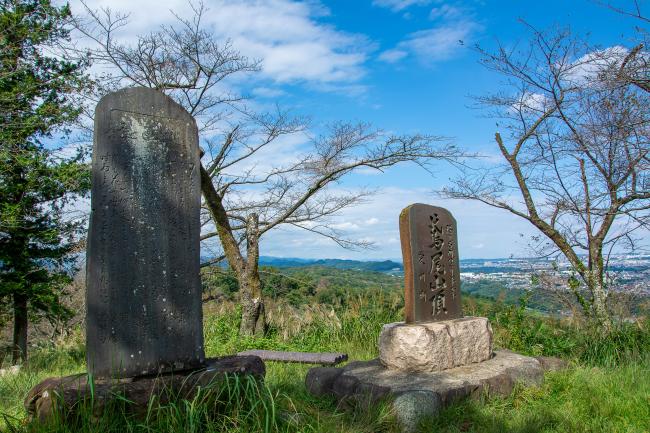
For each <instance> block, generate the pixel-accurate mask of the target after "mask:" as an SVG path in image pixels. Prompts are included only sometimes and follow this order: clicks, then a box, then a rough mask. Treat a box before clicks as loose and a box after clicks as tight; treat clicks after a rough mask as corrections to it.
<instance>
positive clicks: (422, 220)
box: [399, 203, 463, 323]
mask: <svg viewBox="0 0 650 433" xmlns="http://www.w3.org/2000/svg"><path fill="white" fill-rule="evenodd" d="M399 230H400V240H401V244H402V256H403V260H404V290H405V292H404V301H405V315H406V317H405V320H406V322H407V323H420V322H436V321H440V320H450V319H456V318H459V317H462V315H463V313H462V306H461V302H460V270H459V265H458V241H457V236H456V220H455V219H454V217H453V216H452V215H451V213H450V212H449V211H448V210H447V209H444V208H441V207H436V206H429V205H425V204H419V203H417V204H413V205H411V206H408V207H407V208H406V209H404V210H403V211H402V213H401V214H400V217H399Z"/></svg>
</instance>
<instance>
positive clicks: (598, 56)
mask: <svg viewBox="0 0 650 433" xmlns="http://www.w3.org/2000/svg"><path fill="white" fill-rule="evenodd" d="M628 53H629V51H628V49H627V48H625V47H622V46H620V45H615V46H613V47H608V48H605V49H603V50H597V51H593V52H591V53H588V54H585V55H583V56H582V57H580V58H579V59H577V60H576V61H575V62H573V63H572V64H571V65H569V73H568V77H569V79H571V80H575V81H576V82H578V83H581V84H582V83H585V82H592V83H596V82H598V76H599V74H600V73H602V72H603V71H605V70H607V69H608V68H616V69H618V68H620V64H621V63H622V62H623V60H624V59H625V57H626V56H627V55H628Z"/></svg>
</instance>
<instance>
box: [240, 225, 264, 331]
mask: <svg viewBox="0 0 650 433" xmlns="http://www.w3.org/2000/svg"><path fill="white" fill-rule="evenodd" d="M259 251H260V250H259V218H258V216H257V214H255V213H252V214H250V215H249V216H248V218H247V220H246V266H245V270H244V272H243V273H242V274H243V275H241V276H240V278H239V299H240V302H241V305H242V320H241V325H240V326H239V334H240V335H262V334H264V330H265V328H266V317H265V314H264V300H263V299H262V281H261V279H260V273H259V268H258V260H259Z"/></svg>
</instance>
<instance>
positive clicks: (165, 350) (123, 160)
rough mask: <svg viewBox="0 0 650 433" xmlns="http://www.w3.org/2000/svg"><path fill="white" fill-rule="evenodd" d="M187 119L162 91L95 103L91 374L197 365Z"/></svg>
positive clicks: (195, 235) (192, 145) (194, 135)
mask: <svg viewBox="0 0 650 433" xmlns="http://www.w3.org/2000/svg"><path fill="white" fill-rule="evenodd" d="M200 200H201V191H200V178H199V146H198V132H197V127H196V123H195V121H194V118H193V117H192V116H191V115H190V114H189V113H187V112H186V111H185V110H184V109H183V108H182V107H181V106H180V105H178V104H176V103H175V102H174V101H173V100H172V99H171V98H169V97H167V96H165V95H164V94H162V93H161V92H158V91H155V90H152V89H145V88H131V89H123V90H120V91H118V92H114V93H111V94H109V95H107V96H105V97H104V98H102V100H101V101H100V102H99V104H98V105H97V108H96V110H95V131H94V146H93V157H92V202H91V208H92V209H91V216H90V228H89V232H88V246H87V256H86V258H87V260H86V272H87V278H86V281H87V294H86V301H87V307H88V312H87V318H86V324H87V327H86V333H87V334H86V335H87V336H86V338H87V363H88V369H89V372H91V373H92V374H93V375H94V376H95V377H109V376H110V377H130V376H136V375H142V374H151V373H160V372H167V371H172V370H175V371H179V370H186V369H188V368H193V367H198V366H201V365H203V363H204V350H203V332H202V326H203V324H202V309H201V284H200V280H199V234H200V233H199V232H200V220H199V218H200V217H199V212H200Z"/></svg>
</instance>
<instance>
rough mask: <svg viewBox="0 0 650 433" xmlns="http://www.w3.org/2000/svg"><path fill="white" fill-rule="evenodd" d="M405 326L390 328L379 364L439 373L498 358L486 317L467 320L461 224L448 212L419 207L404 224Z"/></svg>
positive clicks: (401, 220) (412, 209)
mask: <svg viewBox="0 0 650 433" xmlns="http://www.w3.org/2000/svg"><path fill="white" fill-rule="evenodd" d="M399 230H400V239H401V244H402V257H403V260H404V310H405V322H398V323H390V324H387V325H384V328H383V329H382V332H381V335H380V337H379V358H380V359H381V362H382V363H383V364H384V365H386V366H387V367H389V368H394V369H401V370H413V371H438V370H444V369H447V368H452V367H458V366H461V365H466V364H470V363H474V362H481V361H484V360H486V359H488V358H490V356H492V328H491V327H490V323H489V321H488V320H487V319H486V318H484V317H463V313H462V304H461V302H460V269H459V266H458V240H457V236H456V220H455V219H454V217H453V216H452V215H451V213H450V212H449V211H448V210H447V209H444V208H441V207H436V206H429V205H425V204H414V205H411V206H409V207H407V208H406V209H404V210H403V211H402V213H401V214H400V218H399Z"/></svg>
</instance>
